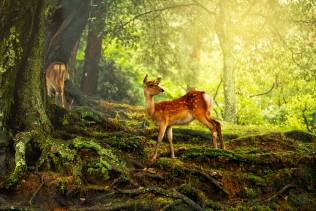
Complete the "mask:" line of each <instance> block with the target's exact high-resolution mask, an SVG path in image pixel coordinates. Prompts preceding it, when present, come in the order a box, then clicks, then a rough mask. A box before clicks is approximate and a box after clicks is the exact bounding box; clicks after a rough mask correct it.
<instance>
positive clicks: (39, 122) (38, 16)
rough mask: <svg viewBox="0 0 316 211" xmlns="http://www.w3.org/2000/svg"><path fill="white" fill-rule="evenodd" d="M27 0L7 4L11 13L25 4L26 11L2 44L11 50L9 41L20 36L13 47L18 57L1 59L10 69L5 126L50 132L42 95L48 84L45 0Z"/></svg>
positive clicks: (3, 103)
mask: <svg viewBox="0 0 316 211" xmlns="http://www.w3.org/2000/svg"><path fill="white" fill-rule="evenodd" d="M23 2H24V1H14V3H13V2H10V3H7V6H8V8H7V9H8V10H9V11H10V12H13V11H15V10H16V7H21V8H19V11H20V10H23V11H21V12H19V13H18V15H17V14H16V15H17V16H18V17H16V18H15V22H14V23H13V24H12V26H11V28H10V29H8V30H9V33H7V36H5V37H4V41H2V44H3V45H1V49H3V48H10V50H11V48H12V46H11V44H8V43H6V41H8V42H10V41H12V40H11V39H16V40H15V41H14V42H15V44H16V45H17V46H15V48H14V47H13V49H12V50H13V51H16V52H14V53H13V52H12V54H14V56H15V57H14V59H15V60H12V61H11V62H7V63H6V60H5V59H4V60H2V61H1V66H2V67H3V69H4V70H6V72H5V73H4V74H3V75H1V76H0V79H2V80H1V94H0V98H1V101H0V104H1V106H0V109H1V111H0V112H1V113H3V114H5V115H4V116H3V117H4V118H3V121H2V125H3V126H5V127H6V128H9V129H14V130H15V131H21V130H32V129H43V130H44V131H49V128H50V123H49V120H48V118H47V116H46V112H45V104H44V103H43V95H42V93H43V92H42V90H43V88H44V87H42V86H41V81H43V80H44V77H43V71H42V70H43V68H42V64H43V61H42V57H43V49H44V45H43V44H44V39H43V29H44V26H43V21H42V20H44V18H43V14H42V13H43V8H44V2H43V0H32V1H28V3H25V4H24V3H23ZM22 4H23V7H22V6H21V5H22ZM25 13H27V14H28V16H27V17H25V16H24V14H25ZM4 18H6V17H4ZM8 21H9V20H8ZM6 44H7V45H8V46H6ZM8 54H9V53H8ZM4 57H6V55H4ZM9 59H10V58H9ZM2 85H4V86H2ZM9 119H11V120H13V121H9Z"/></svg>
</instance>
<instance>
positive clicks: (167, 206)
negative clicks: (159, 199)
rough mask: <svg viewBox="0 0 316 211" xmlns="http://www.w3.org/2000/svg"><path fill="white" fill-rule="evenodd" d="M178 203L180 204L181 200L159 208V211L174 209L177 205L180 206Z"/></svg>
mask: <svg viewBox="0 0 316 211" xmlns="http://www.w3.org/2000/svg"><path fill="white" fill-rule="evenodd" d="M180 203H182V200H181V199H177V200H175V201H173V202H172V203H170V204H167V205H166V206H164V207H163V208H161V209H160V211H166V210H168V209H169V208H172V207H175V206H177V205H178V204H180Z"/></svg>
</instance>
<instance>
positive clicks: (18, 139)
mask: <svg viewBox="0 0 316 211" xmlns="http://www.w3.org/2000/svg"><path fill="white" fill-rule="evenodd" d="M34 135H35V131H27V132H20V133H18V134H17V135H16V136H15V138H14V142H15V168H14V170H13V172H12V173H11V174H10V175H9V176H8V177H7V179H6V181H5V188H6V189H10V188H12V187H14V186H15V185H16V184H17V183H18V182H19V181H20V179H21V177H22V176H23V174H24V172H25V170H26V160H25V148H26V144H27V143H28V142H29V141H30V140H32V138H33V137H34Z"/></svg>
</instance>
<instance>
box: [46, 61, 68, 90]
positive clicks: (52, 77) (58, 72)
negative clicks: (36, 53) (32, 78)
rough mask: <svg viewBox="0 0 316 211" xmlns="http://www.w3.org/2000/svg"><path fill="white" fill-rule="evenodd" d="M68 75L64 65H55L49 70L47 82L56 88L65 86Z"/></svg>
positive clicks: (50, 66)
mask: <svg viewBox="0 0 316 211" xmlns="http://www.w3.org/2000/svg"><path fill="white" fill-rule="evenodd" d="M66 75H67V69H66V65H65V64H64V63H53V64H51V65H49V67H48V68H47V71H46V82H47V83H48V84H50V85H52V86H53V87H55V88H57V87H60V86H63V85H64V81H65V78H66Z"/></svg>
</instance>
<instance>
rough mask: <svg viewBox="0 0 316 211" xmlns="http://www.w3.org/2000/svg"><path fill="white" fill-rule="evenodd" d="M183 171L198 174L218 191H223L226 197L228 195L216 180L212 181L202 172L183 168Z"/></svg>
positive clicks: (212, 179)
mask: <svg viewBox="0 0 316 211" xmlns="http://www.w3.org/2000/svg"><path fill="white" fill-rule="evenodd" d="M183 170H185V171H188V172H191V173H193V174H198V175H200V176H203V177H204V178H206V179H208V180H209V181H210V182H212V184H213V185H214V186H215V187H217V188H218V189H219V190H221V191H223V192H224V193H225V194H226V195H229V192H228V191H227V190H226V189H225V188H224V187H222V186H221V185H220V184H219V182H218V181H217V180H216V179H214V178H213V177H211V176H209V175H208V174H206V173H204V172H202V171H200V170H197V169H189V168H183Z"/></svg>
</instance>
